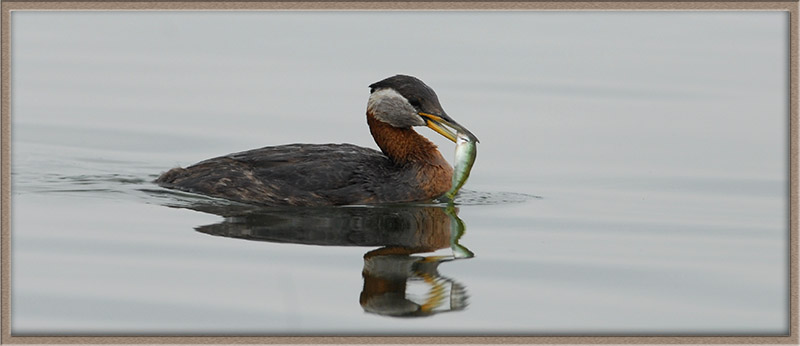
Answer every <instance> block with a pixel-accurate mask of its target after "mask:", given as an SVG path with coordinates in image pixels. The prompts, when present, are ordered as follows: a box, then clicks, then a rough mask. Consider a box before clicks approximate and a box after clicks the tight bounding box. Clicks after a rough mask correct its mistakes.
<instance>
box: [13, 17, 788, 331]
mask: <svg viewBox="0 0 800 346" xmlns="http://www.w3.org/2000/svg"><path fill="white" fill-rule="evenodd" d="M11 20H12V30H13V32H12V73H11V75H12V95H11V96H12V140H11V142H12V213H11V216H12V220H11V224H12V232H11V234H12V244H11V245H12V247H11V249H12V254H11V256H12V274H11V288H12V291H11V294H12V297H11V298H12V300H11V303H12V306H11V327H12V333H13V334H14V335H41V334H48V335H52V334H72V335H98V334H103V335H106V334H120V335H130V334H137V335H142V334H182V335H185V334H203V335H208V334H248V335H287V334H353V335H385V334H402V335H407V334H432V335H441V334H447V335H472V334H505V335H507V334H521V335H553V334H566V335H576V334H625V335H630V334H693V335H697V334H754V333H755V334H763V335H781V334H785V333H788V328H789V324H788V318H789V315H788V304H789V299H788V293H789V289H788V288H789V283H788V251H789V248H788V235H789V233H788V131H789V129H788V123H789V117H788V114H789V112H788V86H787V85H788V84H787V83H788V58H787V57H788V28H789V25H788V20H789V16H788V14H787V13H782V12H576V13H568V12H491V13H482V12H424V13H422V12H391V13H389V12H387V13H378V12H307V13H297V12H24V11H16V12H14V13H13V14H12V16H11ZM397 73H404V74H411V75H415V76H417V77H419V78H421V79H422V80H424V81H425V82H426V83H427V84H429V85H430V86H432V87H433V88H434V89H435V90H436V91H437V93H438V94H439V98H440V100H441V102H442V105H443V106H444V108H445V109H446V110H447V112H448V113H449V114H450V115H451V116H452V117H453V118H455V119H456V120H457V121H459V122H460V123H461V124H463V125H465V126H467V127H469V128H470V130H472V131H473V132H474V133H475V134H476V135H477V136H478V137H479V138H480V140H481V143H480V144H479V147H478V152H479V153H478V158H477V161H476V164H475V167H474V169H473V171H472V174H471V177H470V180H469V182H467V184H466V186H465V189H466V190H467V191H465V192H464V193H463V194H462V195H461V196H460V197H459V198H457V202H458V204H459V205H458V206H457V207H458V208H457V210H449V209H447V208H445V207H444V206H442V205H435V204H423V205H407V206H378V207H371V208H365V207H347V208H321V209H303V208H299V209H289V210H275V209H258V208H250V207H247V206H241V205H233V204H231V203H227V202H225V201H220V200H213V199H208V198H203V197H202V196H195V195H190V194H181V193H171V192H169V191H167V190H165V189H162V188H159V187H157V186H155V185H154V184H152V183H151V181H152V180H153V179H154V178H155V177H156V176H157V175H158V174H160V173H161V172H163V171H166V170H168V169H170V168H172V167H175V166H186V165H189V164H192V163H195V162H197V161H200V160H203V159H206V158H210V157H214V156H218V155H223V154H227V153H231V152H236V151H241V150H246V149H252V148H258V147H262V146H267V145H277V144H285V143H296V142H299V143H342V142H348V143H354V144H358V145H362V146H368V147H373V148H375V147H376V146H375V144H374V143H373V141H372V138H371V137H370V135H369V131H368V129H367V126H366V121H365V116H364V112H365V108H366V101H367V96H368V93H369V89H368V88H367V86H368V85H369V84H371V83H373V82H376V81H378V80H380V79H383V78H385V77H388V76H391V75H394V74H397ZM419 131H420V132H421V133H423V134H424V135H426V136H428V137H429V138H431V139H433V140H434V141H435V142H436V143H437V144H439V146H440V149H441V150H442V151H443V153H444V155H445V156H446V157H447V158H448V159H450V158H452V155H453V154H452V153H453V148H454V146H453V144H452V143H449V142H447V141H446V140H445V139H444V138H442V137H440V136H438V135H437V134H435V133H434V132H433V131H430V130H429V129H424V128H423V129H420V130H419ZM411 248H414V249H415V250H414V251H411V250H409V249H411ZM392 251H395V252H392ZM392 253H393V254H392ZM471 254H474V257H471ZM409 315H410V316H412V317H404V318H401V317H398V316H409Z"/></svg>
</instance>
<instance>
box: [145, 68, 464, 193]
mask: <svg viewBox="0 0 800 346" xmlns="http://www.w3.org/2000/svg"><path fill="white" fill-rule="evenodd" d="M369 88H370V96H369V100H368V101H367V112H366V115H367V125H368V126H369V130H370V133H371V134H372V137H373V139H374V140H375V143H376V144H377V145H378V147H379V148H380V151H377V150H375V149H370V148H364V147H360V146H356V145H353V144H286V145H278V146H268V147H263V148H260V149H253V150H248V151H243V152H238V153H232V154H228V155H225V156H220V157H216V158H212V159H208V160H205V161H201V162H198V163H196V164H194V165H192V166H189V167H186V168H180V167H178V168H173V169H171V170H169V171H167V172H165V173H163V174H162V175H161V176H159V177H158V178H157V179H156V180H155V183H157V184H158V185H160V186H162V187H165V188H169V189H177V190H181V191H187V192H193V193H199V194H203V195H208V196H213V197H220V198H224V199H228V200H232V201H237V202H242V203H248V204H259V205H267V206H326V205H365V204H379V203H404V202H416V201H430V200H433V199H435V198H437V197H440V196H442V195H443V194H444V193H445V192H447V191H448V190H449V189H450V187H451V184H452V182H451V179H452V177H453V168H452V167H451V166H450V165H449V164H448V162H447V161H446V160H445V159H444V157H442V154H441V153H440V152H439V150H438V149H437V146H436V145H435V144H434V143H433V142H431V141H430V140H428V139H427V138H425V137H424V136H422V135H420V134H419V133H417V132H416V131H415V130H414V129H413V127H415V126H427V127H429V128H431V129H432V130H434V131H435V132H437V133H438V134H440V135H442V136H444V137H445V138H447V139H449V140H451V141H453V142H454V143H455V142H456V141H457V136H459V135H462V134H463V135H466V136H467V137H469V138H470V139H471V140H473V141H475V142H477V137H475V135H474V134H472V132H470V131H469V130H468V129H466V128H465V127H464V126H461V125H460V124H459V123H457V122H456V121H455V120H453V119H452V118H450V116H448V115H447V113H446V112H445V111H444V109H443V108H442V105H441V104H440V103H439V98H438V97H437V95H436V92H434V91H433V89H432V88H431V87H429V86H428V85H426V84H425V83H424V82H422V81H421V80H419V79H418V78H416V77H412V76H407V75H395V76H392V77H389V78H386V79H383V80H381V81H379V82H376V83H373V84H371V85H369Z"/></svg>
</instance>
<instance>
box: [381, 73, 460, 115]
mask: <svg viewBox="0 0 800 346" xmlns="http://www.w3.org/2000/svg"><path fill="white" fill-rule="evenodd" d="M369 87H370V93H372V92H375V90H379V89H384V88H391V89H394V90H395V91H397V92H398V93H399V94H400V95H403V97H405V98H406V100H408V103H410V104H411V105H412V106H414V108H416V109H417V110H418V111H424V112H429V113H444V110H443V109H442V105H441V104H439V98H438V97H437V96H436V93H435V92H434V91H433V89H431V87H429V86H427V85H426V84H425V83H424V82H422V81H421V80H419V79H418V78H416V77H412V76H406V75H401V74H399V75H396V76H392V77H389V78H386V79H384V80H382V81H380V82H375V83H372V84H370V86H369Z"/></svg>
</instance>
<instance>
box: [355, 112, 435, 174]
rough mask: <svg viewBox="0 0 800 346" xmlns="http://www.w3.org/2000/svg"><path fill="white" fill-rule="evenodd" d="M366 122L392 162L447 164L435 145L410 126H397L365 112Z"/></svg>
mask: <svg viewBox="0 0 800 346" xmlns="http://www.w3.org/2000/svg"><path fill="white" fill-rule="evenodd" d="M367 124H368V125H369V131H370V132H371V133H372V138H374V139H375V143H377V144H378V147H380V148H381V151H383V153H384V154H386V156H388V157H389V158H391V159H392V160H393V161H394V162H396V163H398V164H401V165H406V164H411V163H418V164H427V165H441V164H444V165H448V164H447V161H445V159H444V157H442V154H441V153H439V150H438V149H437V148H436V145H435V144H433V143H432V142H431V141H429V140H428V139H427V138H425V137H423V136H422V135H420V134H419V133H417V131H414V130H413V129H412V128H397V127H394V126H392V125H389V124H387V123H385V122H383V121H380V120H378V119H376V118H375V117H374V116H373V115H372V114H370V113H367Z"/></svg>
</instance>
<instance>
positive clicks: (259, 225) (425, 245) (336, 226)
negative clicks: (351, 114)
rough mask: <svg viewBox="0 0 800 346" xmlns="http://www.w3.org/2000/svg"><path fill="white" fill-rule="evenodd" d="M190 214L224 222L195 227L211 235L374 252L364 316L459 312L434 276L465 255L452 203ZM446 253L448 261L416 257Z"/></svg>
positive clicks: (452, 285) (450, 291)
mask: <svg viewBox="0 0 800 346" xmlns="http://www.w3.org/2000/svg"><path fill="white" fill-rule="evenodd" d="M190 208H191V209H195V210H199V211H204V212H209V213H214V214H217V215H221V216H224V217H225V220H224V221H223V222H221V223H217V224H212V225H205V226H200V227H197V228H196V230H197V231H199V232H202V233H207V234H210V235H215V236H223V237H230V238H239V239H247V240H255V241H268V242H277V243H294V244H307V245H323V246H365V247H379V248H377V249H374V250H372V251H369V252H367V253H366V254H365V255H364V267H363V270H362V276H363V278H364V287H363V290H362V292H361V294H360V299H359V302H360V304H361V306H362V307H363V309H364V311H366V312H368V313H374V314H378V315H384V316H394V317H421V316H431V315H434V314H437V313H441V312H448V311H458V310H463V309H465V308H466V306H467V298H468V295H467V293H466V289H465V287H464V285H462V284H460V283H458V282H456V281H455V280H453V279H451V278H448V277H446V276H442V275H440V274H439V272H438V267H439V265H440V264H442V263H444V262H448V261H453V260H459V259H466V258H471V257H473V256H474V255H473V253H472V252H471V251H470V250H468V249H467V248H466V247H464V246H462V245H461V244H460V243H459V240H460V238H461V236H462V235H463V234H464V231H465V229H466V227H465V225H464V222H463V221H462V220H461V219H460V218H459V217H458V215H457V213H458V209H457V208H455V207H454V206H453V205H452V204H451V205H449V206H447V207H445V206H439V205H435V206H433V205H402V206H401V205H393V206H379V207H319V208H252V209H242V210H233V209H231V208H229V207H222V206H214V205H210V204H209V205H205V206H203V205H194V206H192V207H190ZM446 248H450V249H451V250H452V254H450V255H432V254H428V255H424V254H426V253H433V252H435V251H437V250H441V249H446Z"/></svg>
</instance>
